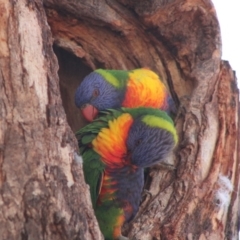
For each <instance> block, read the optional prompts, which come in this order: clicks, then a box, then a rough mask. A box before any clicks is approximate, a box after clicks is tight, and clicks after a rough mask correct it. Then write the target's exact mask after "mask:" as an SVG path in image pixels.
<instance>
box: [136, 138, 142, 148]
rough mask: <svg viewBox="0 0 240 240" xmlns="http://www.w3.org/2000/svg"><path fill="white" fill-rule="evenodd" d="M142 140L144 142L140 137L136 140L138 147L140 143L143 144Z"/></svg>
mask: <svg viewBox="0 0 240 240" xmlns="http://www.w3.org/2000/svg"><path fill="white" fill-rule="evenodd" d="M141 142H142V139H138V140H136V142H135V146H136V147H137V146H139V145H140V144H141Z"/></svg>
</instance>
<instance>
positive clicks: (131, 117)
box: [75, 68, 178, 240]
mask: <svg viewBox="0 0 240 240" xmlns="http://www.w3.org/2000/svg"><path fill="white" fill-rule="evenodd" d="M172 103H173V102H171V98H170V96H169V94H168V92H167V89H166V87H165V86H164V84H163V83H162V82H161V80H160V79H159V77H158V76H157V74H155V73H154V72H152V71H151V70H148V69H144V68H142V69H135V70H131V71H124V70H103V69H98V70H95V71H94V72H92V73H90V74H89V75H88V76H86V77H85V79H84V80H83V82H82V83H81V84H80V86H79V87H78V89H77V91H76V94H75V104H76V106H77V107H78V108H80V109H81V112H82V114H83V116H84V117H85V118H86V119H87V120H88V121H90V122H92V123H90V124H88V125H87V126H85V127H84V128H82V129H81V130H80V131H78V132H77V137H78V139H79V140H78V142H79V149H80V153H81V155H82V158H83V171H84V176H85V180H86V182H87V184H89V186H90V193H91V199H92V204H93V208H94V210H95V214H96V217H97V219H98V222H99V226H100V229H101V231H102V233H103V235H104V237H105V239H107V240H110V239H121V227H122V225H123V224H124V222H128V221H130V220H131V219H133V217H134V216H135V215H136V213H137V211H138V208H139V204H140V200H141V193H142V190H143V184H144V168H146V167H150V166H152V165H154V164H156V163H158V162H160V161H161V160H163V159H164V158H165V157H166V156H167V155H168V154H169V153H170V152H172V150H173V148H174V147H175V145H176V143H177V141H178V137H177V133H176V130H175V127H174V124H173V121H172V119H171V118H170V117H169V116H168V114H167V112H169V111H171V108H172V105H171V104H172ZM160 109H161V110H160ZM162 110H163V111H162ZM99 111H101V112H100V114H99V115H98V113H99ZM94 119H95V120H94Z"/></svg>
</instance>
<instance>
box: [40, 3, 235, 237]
mask: <svg viewBox="0 0 240 240" xmlns="http://www.w3.org/2000/svg"><path fill="white" fill-rule="evenodd" d="M44 3H45V5H46V9H47V15H48V22H49V24H50V26H51V29H52V33H53V36H54V39H55V44H56V45H58V47H60V48H62V49H65V50H66V51H68V52H71V53H73V54H74V55H75V56H77V57H78V58H79V60H80V59H81V65H79V68H81V69H82V70H83V71H84V69H85V72H86V73H87V71H89V69H88V68H89V67H90V68H91V69H95V68H99V67H102V68H112V69H114V68H116V69H132V68H136V67H149V68H151V69H153V70H155V71H156V72H157V73H158V74H159V75H160V76H161V78H162V79H163V81H164V82H165V83H166V84H167V85H168V86H169V89H170V92H171V94H172V96H173V98H174V100H175V101H176V103H179V115H178V117H177V119H176V126H177V128H178V131H179V135H180V144H179V147H178V149H176V154H175V158H174V159H173V162H174V166H175V170H166V169H161V168H158V167H156V168H153V169H152V171H151V174H150V175H151V183H150V186H149V191H150V193H151V194H152V196H151V197H150V196H147V197H145V198H143V199H144V200H143V203H142V205H141V209H140V211H139V214H138V216H137V217H136V218H135V220H134V221H133V222H132V223H130V224H129V225H127V226H125V233H126V234H128V235H129V236H130V237H131V238H134V237H135V238H136V239H144V240H146V239H211V240H212V239H237V209H238V206H237V205H238V194H237V193H238V184H239V179H238V175H237V173H238V171H239V169H238V168H239V159H238V152H237V135H238V90H237V86H236V78H235V76H234V74H233V72H232V70H231V68H230V66H229V65H228V63H227V62H222V61H221V40H220V31H219V25H218V21H217V18H216V13H215V10H214V7H213V5H212V4H211V2H210V1H208V0H205V1H200V0H195V1H192V0H191V1H190V0H185V1H183V0H182V1H180V0H172V1H157V0H155V1H125V0H119V1H104V0H101V1H88V2H86V1H61V3H59V2H58V1H54V0H45V1H44ZM62 51H63V50H62ZM60 55H61V54H60ZM59 59H60V63H61V58H59ZM84 64H85V66H86V67H87V68H86V67H84ZM62 67H63V68H65V67H64V65H62ZM66 69H67V68H65V70H61V68H60V71H64V72H66V71H67V70H66ZM72 75H73V74H71V73H70V74H69V75H68V77H70V76H71V77H72ZM68 77H67V76H66V75H65V76H63V75H61V74H60V81H63V82H65V83H66V81H67V78H68ZM73 78H74V77H73ZM73 78H72V79H73ZM81 80H82V75H80V76H79V78H78V76H75V82H77V83H79V82H80V81H81ZM73 81H74V80H73ZM77 83H75V84H76V85H77ZM65 91H68V94H70V93H71V95H72V96H73V94H74V91H72V90H71V89H69V88H68V87H66V88H65ZM62 97H63V100H64V99H67V97H66V96H65V95H64V94H63V96H62ZM73 108H74V106H73ZM75 111H76V110H75ZM66 112H67V115H71V113H70V109H66ZM70 118H76V116H73V115H71V117H70ZM71 127H72V128H73V129H77V128H78V127H80V125H79V123H77V122H76V124H75V123H73V124H72V125H71Z"/></svg>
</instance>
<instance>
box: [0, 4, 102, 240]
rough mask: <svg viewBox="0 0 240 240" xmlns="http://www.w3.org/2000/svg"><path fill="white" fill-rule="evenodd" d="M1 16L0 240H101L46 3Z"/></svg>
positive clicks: (5, 9)
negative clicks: (65, 104) (62, 91)
mask: <svg viewBox="0 0 240 240" xmlns="http://www.w3.org/2000/svg"><path fill="white" fill-rule="evenodd" d="M0 9H1V21H0V23H1V27H0V36H1V40H0V66H1V73H0V89H1V90H0V92H1V93H0V99H1V100H0V103H1V109H0V111H1V118H0V120H1V124H0V128H1V130H0V133H1V134H0V147H1V152H0V239H1V240H3V239H8V240H9V239H100V238H101V233H100V231H99V229H98V225H97V222H96V219H95V217H94V214H93V211H92V207H91V200H90V196H89V191H88V187H87V186H86V184H85V183H84V178H83V174H82V169H81V164H79V163H77V162H76V161H73V157H74V152H75V151H76V146H77V145H76V140H75V137H74V134H73V133H72V131H71V129H70V128H69V126H68V124H67V122H66V116H65V113H64V109H63V106H62V102H61V98H60V92H59V84H58V75H57V69H58V64H57V61H56V57H55V55H54V53H53V49H52V37H51V33H50V29H49V26H48V24H47V21H46V15H45V12H44V9H43V5H42V2H41V1H24V0H18V1H0Z"/></svg>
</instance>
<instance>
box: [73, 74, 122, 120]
mask: <svg viewBox="0 0 240 240" xmlns="http://www.w3.org/2000/svg"><path fill="white" fill-rule="evenodd" d="M123 98H124V90H123V89H119V88H116V87H115V86H114V85H113V84H111V82H109V81H106V80H105V79H104V77H103V76H102V75H101V74H99V73H98V72H96V71H94V72H92V73H90V74H89V75H87V76H86V77H85V78H84V80H83V81H82V83H81V84H80V85H79V87H78V88H77V91H76V93H75V104H76V106H77V107H78V108H80V109H81V110H82V113H83V115H84V116H85V114H86V115H87V116H85V117H86V118H87V120H89V121H92V120H93V118H95V116H96V115H97V112H98V111H102V110H105V109H108V108H119V107H120V106H121V102H122V100H123ZM86 109H87V110H86ZM89 109H90V110H89ZM89 111H90V112H89ZM86 112H87V113H86ZM93 115H95V116H93Z"/></svg>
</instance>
